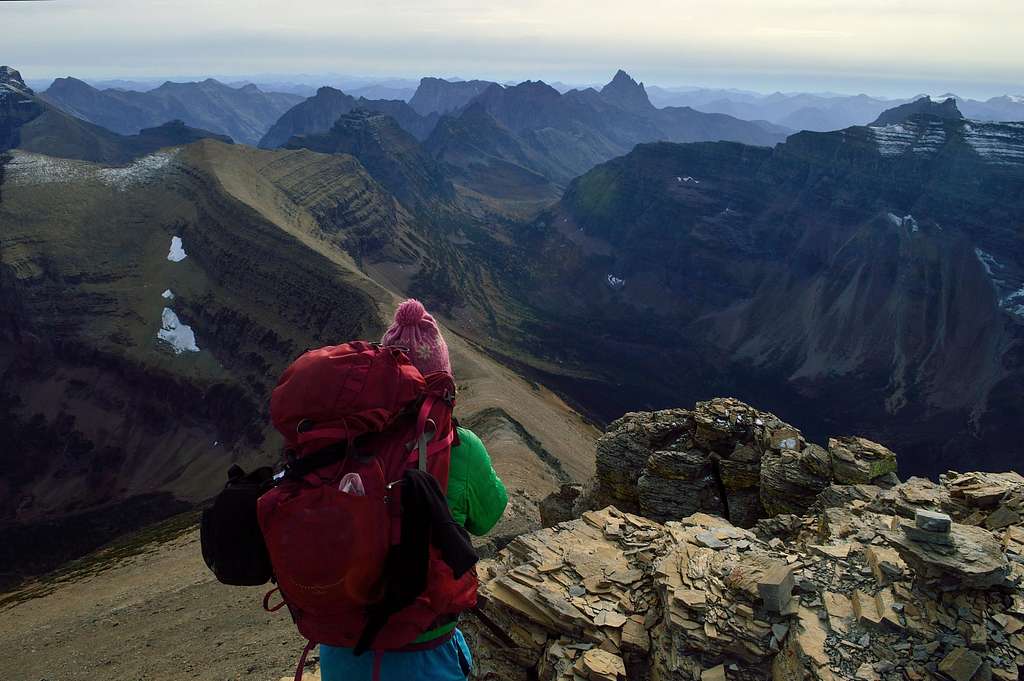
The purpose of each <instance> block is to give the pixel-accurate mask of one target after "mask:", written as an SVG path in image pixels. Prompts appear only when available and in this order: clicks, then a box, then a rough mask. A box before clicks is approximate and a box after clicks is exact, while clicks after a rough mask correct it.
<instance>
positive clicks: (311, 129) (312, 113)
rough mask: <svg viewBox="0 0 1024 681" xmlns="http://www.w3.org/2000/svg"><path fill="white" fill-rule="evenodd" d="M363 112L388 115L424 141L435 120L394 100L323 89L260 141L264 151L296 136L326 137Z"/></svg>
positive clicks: (276, 124)
mask: <svg viewBox="0 0 1024 681" xmlns="http://www.w3.org/2000/svg"><path fill="white" fill-rule="evenodd" d="M356 109H362V110H365V111H374V112H377V113H382V114H387V115H389V116H391V117H392V118H394V119H395V121H396V122H397V123H398V124H399V125H401V126H402V127H403V128H404V129H405V130H407V131H408V132H409V133H410V134H412V135H414V136H415V137H416V138H417V139H421V140H422V139H425V138H426V137H427V136H428V135H429V134H430V131H431V130H433V128H434V125H435V124H436V123H437V119H438V116H437V114H434V115H427V116H422V115H420V114H419V113H417V112H416V111H415V110H414V109H413V108H412V106H410V105H409V104H407V103H406V102H404V101H401V100H397V99H390V100H386V99H366V98H365V97H359V98H356V97H353V96H352V95H348V94H345V93H344V92H342V91H341V90H337V89H335V88H332V87H322V88H320V89H319V90H317V92H316V94H315V95H313V96H312V97H310V98H308V99H306V100H304V101H302V102H300V103H298V104H296V105H295V106H293V107H292V108H290V109H289V110H288V111H286V112H284V114H283V115H282V116H281V117H280V118H279V119H278V120H277V121H276V122H275V123H274V124H273V125H272V126H271V127H270V129H269V130H267V132H266V134H265V135H263V137H262V138H261V139H260V141H259V146H260V147H262V148H264V149H274V148H277V147H280V146H284V145H285V144H286V143H287V142H288V140H290V139H291V138H292V137H294V136H295V135H310V134H320V133H325V132H327V131H328V130H330V129H331V127H332V126H333V125H334V123H335V122H336V121H337V120H338V118H340V117H341V116H343V115H345V114H347V113H349V112H351V111H354V110H356Z"/></svg>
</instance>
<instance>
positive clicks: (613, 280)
mask: <svg viewBox="0 0 1024 681" xmlns="http://www.w3.org/2000/svg"><path fill="white" fill-rule="evenodd" d="M607 281H608V285H609V286H611V287H612V289H614V290H616V291H618V290H620V289H622V288H623V287H624V286H625V285H626V280H625V279H621V278H619V277H616V276H615V275H614V274H609V275H608V279H607Z"/></svg>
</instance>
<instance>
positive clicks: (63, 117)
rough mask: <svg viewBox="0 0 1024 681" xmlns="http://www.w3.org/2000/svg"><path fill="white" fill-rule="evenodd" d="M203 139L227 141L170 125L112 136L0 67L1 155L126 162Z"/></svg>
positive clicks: (197, 130) (182, 126) (173, 123)
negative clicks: (13, 152) (33, 154)
mask: <svg viewBox="0 0 1024 681" xmlns="http://www.w3.org/2000/svg"><path fill="white" fill-rule="evenodd" d="M203 138H213V139H218V140H220V141H222V142H227V143H231V141H232V140H231V138H230V137H227V136H226V135H218V134H217V133H214V132H209V131H206V130H200V129H197V128H192V127H189V126H187V125H185V124H184V123H183V122H182V121H179V120H173V121H168V122H167V123H164V124H163V125H158V126H154V127H152V128H144V129H142V130H141V131H140V132H139V133H138V134H136V135H120V134H118V133H115V132H111V131H110V130H108V129H106V128H104V127H101V126H99V125H95V124H92V123H89V122H86V121H84V120H82V119H80V118H78V117H75V116H71V115H69V114H67V113H65V112H64V111H62V110H60V109H58V108H57V107H55V106H53V105H51V104H50V103H49V102H47V101H46V100H44V99H43V98H41V97H39V96H37V95H36V94H35V92H33V91H32V89H31V88H29V87H28V86H27V85H26V84H25V82H24V81H23V80H22V78H21V74H19V73H18V72H17V71H15V70H14V69H12V68H10V67H7V66H3V67H0V153H2V152H4V151H7V150H8V149H22V150H24V151H30V152H37V153H41V154H47V155H51V156H57V157H60V158H70V159H79V160H84V161H95V162H102V163H126V162H128V161H130V160H132V159H133V158H136V157H138V156H140V155H142V154H147V153H149V152H151V151H156V150H157V149H160V148H162V147H168V146H177V145H180V144H188V143H190V142H194V141H196V140H199V139H203Z"/></svg>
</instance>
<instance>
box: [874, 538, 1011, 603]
mask: <svg viewBox="0 0 1024 681" xmlns="http://www.w3.org/2000/svg"><path fill="white" fill-rule="evenodd" d="M907 525H909V524H908V523H904V529H905V528H906V526H907ZM909 526H910V527H911V528H912V529H913V530H916V531H917V532H924V530H918V529H917V528H916V527H914V526H913V525H909ZM883 534H884V535H885V538H886V539H888V540H889V543H890V544H892V546H893V548H895V549H896V551H897V552H898V553H899V554H900V558H902V559H903V562H905V563H906V564H907V565H908V566H909V567H910V568H911V569H912V570H913V571H914V572H915V573H917V575H918V577H920V578H921V579H923V580H925V581H928V582H936V583H938V585H939V586H941V587H943V588H949V589H958V588H962V587H967V588H977V589H984V588H988V587H992V586H1007V585H1008V578H1009V575H1010V565H1009V562H1008V561H1007V560H1006V555H1005V554H1004V553H1003V547H1002V545H1001V544H1000V543H999V540H998V539H996V538H995V537H994V536H993V535H992V533H991V532H989V531H988V530H986V529H984V528H981V527H972V526H970V525H961V524H959V523H953V525H952V527H951V528H950V533H949V535H948V536H949V537H950V539H951V540H952V542H953V546H942V545H939V544H933V543H927V542H919V541H914V540H913V539H912V538H911V537H910V536H909V535H908V534H907V533H906V532H904V531H901V530H885V531H883ZM932 534H935V533H932Z"/></svg>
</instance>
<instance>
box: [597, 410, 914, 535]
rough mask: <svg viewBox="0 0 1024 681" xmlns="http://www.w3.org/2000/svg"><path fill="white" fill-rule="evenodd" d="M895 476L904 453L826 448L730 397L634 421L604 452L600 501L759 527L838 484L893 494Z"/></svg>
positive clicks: (849, 442)
mask: <svg viewBox="0 0 1024 681" xmlns="http://www.w3.org/2000/svg"><path fill="white" fill-rule="evenodd" d="M895 471H896V455H895V454H893V452H891V451H890V450H888V449H887V448H885V447H883V446H882V445H880V444H878V443H875V442H871V441H870V440H865V439H864V438H860V437H838V438H832V439H830V440H829V441H828V447H827V449H826V448H824V447H821V446H818V445H815V444H812V443H808V442H807V440H806V439H805V438H804V437H803V435H802V434H801V433H800V431H799V430H798V429H797V428H795V427H793V426H791V425H789V424H788V423H785V422H783V421H782V420H780V419H779V418H778V417H777V416H775V415H774V414H770V413H768V412H763V411H759V410H757V409H754V408H753V407H751V406H750V405H747V404H744V403H743V402H740V401H739V400H735V399H729V398H719V399H714V400H710V401H708V402H699V403H698V404H697V405H696V407H694V409H693V410H692V411H690V410H686V409H668V410H664V411H657V412H639V413H630V414H626V415H625V416H623V417H622V418H621V419H619V420H617V421H615V422H614V423H612V424H611V425H610V426H609V427H608V430H607V432H606V434H605V435H604V436H603V437H602V438H601V439H600V440H599V442H598V446H597V477H598V498H599V499H600V500H601V501H602V502H604V503H606V504H614V505H616V506H617V507H619V508H622V509H624V510H629V511H634V512H638V513H643V514H644V515H646V516H648V517H651V518H654V519H657V520H670V519H678V518H682V517H685V516H688V515H690V514H692V513H696V512H698V511H700V512H705V513H713V514H715V515H719V516H722V517H725V518H729V519H730V520H731V521H732V522H734V523H735V524H736V525H739V526H741V527H752V526H753V525H754V523H755V522H756V521H757V520H758V519H759V518H763V517H765V516H773V515H778V514H782V513H790V514H792V513H796V514H801V513H805V512H806V511H807V510H808V509H809V508H810V506H811V505H812V504H813V503H814V501H815V499H816V498H817V495H818V493H819V492H821V491H823V490H824V489H826V488H827V487H829V486H830V485H831V484H834V483H838V484H849V485H854V484H872V485H875V486H877V487H879V488H881V487H889V486H891V485H892V482H893V479H892V477H891V476H892V474H894V473H895Z"/></svg>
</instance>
